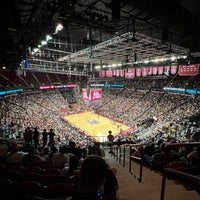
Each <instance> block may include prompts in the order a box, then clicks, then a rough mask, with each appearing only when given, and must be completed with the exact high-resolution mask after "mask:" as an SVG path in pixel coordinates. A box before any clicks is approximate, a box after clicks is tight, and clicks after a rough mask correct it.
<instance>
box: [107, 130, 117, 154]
mask: <svg viewBox="0 0 200 200" xmlns="http://www.w3.org/2000/svg"><path fill="white" fill-rule="evenodd" d="M114 139H115V138H114V136H113V135H112V131H111V130H109V131H108V136H107V141H108V146H109V147H110V151H109V153H113V150H112V145H113V141H114Z"/></svg>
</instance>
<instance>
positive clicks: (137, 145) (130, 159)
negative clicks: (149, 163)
mask: <svg viewBox="0 0 200 200" xmlns="http://www.w3.org/2000/svg"><path fill="white" fill-rule="evenodd" d="M141 146H143V145H142V144H129V147H130V153H129V154H130V156H129V173H131V174H132V171H131V163H132V160H138V161H139V163H140V172H139V178H138V181H139V182H140V183H141V182H142V172H143V153H144V152H143V148H140V153H141V157H137V156H131V153H132V152H131V150H132V147H141Z"/></svg>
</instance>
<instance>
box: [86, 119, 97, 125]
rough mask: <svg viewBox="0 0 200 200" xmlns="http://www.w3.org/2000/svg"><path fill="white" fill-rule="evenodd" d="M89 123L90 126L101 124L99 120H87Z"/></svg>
mask: <svg viewBox="0 0 200 200" xmlns="http://www.w3.org/2000/svg"><path fill="white" fill-rule="evenodd" d="M87 122H88V123H89V124H99V122H98V121H97V120H95V119H89V120H87Z"/></svg>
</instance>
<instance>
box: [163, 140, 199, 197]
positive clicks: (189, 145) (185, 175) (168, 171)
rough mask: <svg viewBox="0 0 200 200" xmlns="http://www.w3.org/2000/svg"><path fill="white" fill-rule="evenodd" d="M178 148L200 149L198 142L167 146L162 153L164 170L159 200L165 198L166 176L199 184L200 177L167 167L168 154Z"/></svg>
mask: <svg viewBox="0 0 200 200" xmlns="http://www.w3.org/2000/svg"><path fill="white" fill-rule="evenodd" d="M180 147H187V148H193V147H200V142H194V143H171V144H167V145H166V147H165V151H164V160H163V164H164V170H163V177H162V186H161V193H160V200H164V197H165V187H166V178H167V175H169V174H172V175H175V176H177V177H181V178H184V179H187V180H189V181H192V182H196V183H198V184H200V177H198V176H195V175H192V174H189V173H186V172H183V171H180V170H177V169H172V168H169V167H167V165H168V163H169V162H170V159H169V152H170V150H171V149H173V148H180Z"/></svg>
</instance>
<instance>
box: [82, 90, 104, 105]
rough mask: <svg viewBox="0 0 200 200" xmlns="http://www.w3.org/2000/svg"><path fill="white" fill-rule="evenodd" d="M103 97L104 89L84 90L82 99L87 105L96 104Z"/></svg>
mask: <svg viewBox="0 0 200 200" xmlns="http://www.w3.org/2000/svg"><path fill="white" fill-rule="evenodd" d="M101 97H102V89H82V98H83V100H84V102H85V103H88V102H90V103H95V102H97V101H100V100H101Z"/></svg>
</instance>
